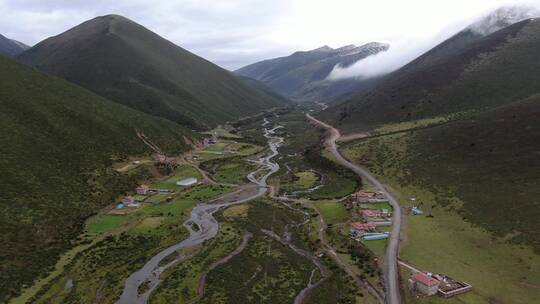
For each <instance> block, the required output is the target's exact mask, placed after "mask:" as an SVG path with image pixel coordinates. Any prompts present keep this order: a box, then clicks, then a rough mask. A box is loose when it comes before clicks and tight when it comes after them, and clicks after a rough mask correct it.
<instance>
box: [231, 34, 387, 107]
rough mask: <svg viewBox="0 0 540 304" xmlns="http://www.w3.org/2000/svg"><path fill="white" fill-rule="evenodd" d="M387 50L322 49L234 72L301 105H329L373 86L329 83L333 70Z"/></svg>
mask: <svg viewBox="0 0 540 304" xmlns="http://www.w3.org/2000/svg"><path fill="white" fill-rule="evenodd" d="M388 48H389V45H387V44H383V43H377V42H372V43H368V44H365V45H362V46H358V47H357V46H355V45H347V46H344V47H341V48H337V49H333V48H331V47H329V46H323V47H320V48H317V49H314V50H311V51H305V52H296V53H294V54H292V55H290V56H287V57H280V58H274V59H269V60H264V61H261V62H257V63H254V64H251V65H248V66H245V67H243V68H240V69H238V70H237V71H235V72H236V73H237V74H239V75H243V76H246V77H250V78H254V79H257V80H259V81H261V82H263V83H264V84H266V85H267V86H268V87H270V88H271V89H273V90H275V91H276V92H278V93H279V94H281V95H283V96H285V97H288V98H290V99H292V100H295V101H298V102H304V101H323V102H327V101H329V100H331V99H335V98H337V97H340V96H342V95H346V94H347V93H349V92H353V91H355V90H356V89H361V88H362V87H367V86H369V85H371V82H369V81H368V82H365V81H362V80H358V79H346V80H339V81H330V80H327V77H328V75H329V74H330V72H332V70H333V69H334V67H336V66H341V67H348V66H350V65H352V64H353V63H355V62H357V61H358V60H361V59H364V58H366V57H368V56H371V55H375V54H377V53H379V52H384V51H386V50H388Z"/></svg>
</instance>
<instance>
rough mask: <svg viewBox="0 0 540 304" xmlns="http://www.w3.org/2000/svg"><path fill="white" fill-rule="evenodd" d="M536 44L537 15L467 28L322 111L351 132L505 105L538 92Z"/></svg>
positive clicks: (539, 30)
mask: <svg viewBox="0 0 540 304" xmlns="http://www.w3.org/2000/svg"><path fill="white" fill-rule="evenodd" d="M539 48H540V20H539V19H527V20H524V21H521V22H518V23H515V24H513V25H510V26H508V27H505V28H503V29H500V30H498V31H495V32H493V33H491V34H489V35H487V36H483V35H482V34H481V33H479V32H477V31H475V30H474V29H473V28H472V27H468V28H466V29H465V30H463V31H461V32H459V33H458V34H456V35H455V36H453V37H451V38H450V39H448V40H446V41H444V42H443V43H441V44H440V45H438V46H436V47H435V48H433V49H432V50H430V51H428V52H427V53H425V54H424V55H422V56H420V57H419V58H417V59H415V60H414V61H412V62H411V63H409V64H407V65H406V66H404V67H403V68H401V69H399V70H397V71H395V72H393V73H391V74H390V75H388V76H387V77H385V78H384V80H382V81H381V82H380V83H378V84H377V86H376V87H374V88H373V89H372V90H370V91H369V92H367V93H364V94H360V95H356V96H354V97H352V98H351V99H350V100H349V101H347V102H345V103H343V104H340V105H338V106H334V107H331V108H329V109H327V110H326V111H325V112H323V113H321V115H320V116H321V118H323V119H325V120H328V121H331V122H332V123H333V124H335V125H337V126H339V127H340V128H342V129H343V130H344V131H345V132H351V131H356V130H368V129H372V128H374V127H377V126H380V125H382V124H385V123H399V122H404V121H413V120H418V119H424V118H432V117H439V116H444V117H455V116H456V115H463V114H470V113H472V112H475V111H480V110H485V109H489V108H493V107H498V106H501V105H505V104H508V103H511V102H514V101H515V100H518V99H521V98H525V97H528V96H530V95H532V94H535V93H537V92H539V91H540V73H539V72H540V52H538V51H537V50H538V49H539Z"/></svg>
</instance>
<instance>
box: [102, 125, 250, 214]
mask: <svg viewBox="0 0 540 304" xmlns="http://www.w3.org/2000/svg"><path fill="white" fill-rule="evenodd" d="M210 135H211V136H210V137H205V138H203V139H202V140H201V141H200V142H197V143H193V144H194V147H195V150H194V151H190V152H189V153H185V154H184V155H183V156H182V157H168V156H166V155H165V154H164V153H163V152H161V150H160V149H159V148H158V147H156V146H155V145H153V144H152V143H151V142H150V141H149V140H148V139H146V137H145V136H144V135H143V134H141V135H139V136H140V137H141V139H143V141H145V142H146V143H147V144H148V145H149V146H150V147H151V148H152V150H153V151H154V153H153V154H152V157H151V159H146V160H133V161H131V162H130V163H128V164H127V165H125V166H124V168H128V170H132V169H135V168H137V167H139V166H141V165H144V164H152V165H153V166H155V167H156V168H158V169H159V170H160V171H162V172H164V177H162V178H160V179H158V180H155V181H153V182H149V183H144V184H141V185H139V186H138V187H137V188H135V189H134V191H132V192H131V193H128V194H127V195H125V196H123V197H121V198H120V199H119V200H118V202H117V203H116V205H115V209H116V210H112V211H111V213H114V214H123V213H126V211H124V208H127V209H128V211H127V212H129V209H134V208H138V207H140V206H141V203H143V202H145V201H152V202H154V203H155V202H169V201H171V200H173V198H174V195H175V194H176V193H177V192H180V191H183V190H186V189H189V188H191V187H194V186H198V185H207V184H213V183H215V182H214V181H212V180H211V179H210V178H209V177H208V176H207V175H206V174H203V172H202V171H201V170H200V169H199V167H198V166H199V163H200V162H201V161H204V160H210V159H214V158H221V157H225V156H228V155H234V154H236V153H238V150H242V149H243V150H246V147H247V146H246V144H244V143H238V142H237V141H233V140H223V139H220V138H219V136H218V134H217V133H212V134H210ZM248 146H249V145H248ZM247 148H251V149H252V147H251V146H249V147H247ZM251 152H252V151H251V150H249V151H247V153H251ZM150 197H154V199H150Z"/></svg>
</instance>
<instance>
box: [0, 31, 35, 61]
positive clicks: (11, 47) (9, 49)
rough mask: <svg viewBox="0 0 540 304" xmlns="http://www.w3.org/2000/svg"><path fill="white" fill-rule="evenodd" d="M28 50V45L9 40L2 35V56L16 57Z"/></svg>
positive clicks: (0, 43)
mask: <svg viewBox="0 0 540 304" xmlns="http://www.w3.org/2000/svg"><path fill="white" fill-rule="evenodd" d="M28 48H29V46H27V45H26V44H24V43H21V42H19V41H15V40H13V39H9V38H7V37H5V36H3V35H1V34H0V55H4V56H7V57H15V56H17V55H19V54H20V53H22V52H24V51H25V50H26V49H28Z"/></svg>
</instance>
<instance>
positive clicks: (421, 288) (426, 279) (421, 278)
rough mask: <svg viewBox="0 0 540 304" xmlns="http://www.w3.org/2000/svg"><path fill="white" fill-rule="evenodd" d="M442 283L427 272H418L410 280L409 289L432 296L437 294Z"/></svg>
mask: <svg viewBox="0 0 540 304" xmlns="http://www.w3.org/2000/svg"><path fill="white" fill-rule="evenodd" d="M440 284H441V282H440V281H439V280H436V279H434V278H433V277H432V276H430V275H428V274H427V273H425V272H417V273H415V274H413V275H412V277H411V278H410V279H409V287H410V288H411V289H412V290H415V291H417V292H419V293H422V294H425V295H428V296H432V295H435V294H437V290H438V289H439V285H440Z"/></svg>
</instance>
